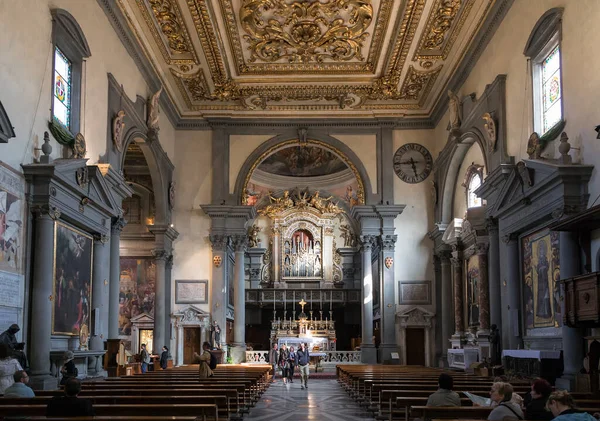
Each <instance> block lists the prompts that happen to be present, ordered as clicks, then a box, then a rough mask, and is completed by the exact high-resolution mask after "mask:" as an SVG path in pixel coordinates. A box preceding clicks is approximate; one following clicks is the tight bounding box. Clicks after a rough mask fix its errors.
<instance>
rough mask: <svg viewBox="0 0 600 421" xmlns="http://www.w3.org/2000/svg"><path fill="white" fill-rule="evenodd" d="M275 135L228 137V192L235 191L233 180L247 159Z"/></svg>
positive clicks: (234, 180) (235, 179)
mask: <svg viewBox="0 0 600 421" xmlns="http://www.w3.org/2000/svg"><path fill="white" fill-rule="evenodd" d="M274 136H275V135H231V136H230V137H229V193H230V194H233V193H234V191H235V182H236V181H237V178H238V176H239V173H240V170H241V169H242V166H243V165H244V162H246V159H248V156H249V155H250V154H251V153H252V152H254V150H255V149H256V148H258V147H259V146H260V145H261V144H263V143H264V142H266V141H267V140H269V139H271V138H272V137H274ZM244 176H245V174H244Z"/></svg>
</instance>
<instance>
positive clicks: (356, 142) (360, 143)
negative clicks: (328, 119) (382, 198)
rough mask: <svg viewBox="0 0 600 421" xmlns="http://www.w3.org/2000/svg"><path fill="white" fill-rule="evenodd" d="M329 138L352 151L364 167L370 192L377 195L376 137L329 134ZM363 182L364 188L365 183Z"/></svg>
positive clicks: (370, 135)
mask: <svg viewBox="0 0 600 421" xmlns="http://www.w3.org/2000/svg"><path fill="white" fill-rule="evenodd" d="M331 136H332V137H335V138H336V139H338V140H340V141H342V142H344V143H345V144H346V146H348V147H349V148H350V149H352V152H354V153H355V154H356V156H357V157H358V158H359V159H360V161H361V162H362V164H363V165H364V167H365V170H366V172H367V175H368V176H369V180H370V181H371V190H372V191H373V193H377V136H376V135H374V134H360V135H349V134H331ZM363 181H364V182H365V188H366V183H367V181H366V180H363Z"/></svg>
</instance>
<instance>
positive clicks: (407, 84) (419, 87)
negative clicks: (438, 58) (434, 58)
mask: <svg viewBox="0 0 600 421" xmlns="http://www.w3.org/2000/svg"><path fill="white" fill-rule="evenodd" d="M441 70H442V66H439V67H437V68H436V69H434V70H430V71H427V72H421V71H419V70H415V68H414V67H413V66H410V67H409V68H408V73H407V75H406V78H405V79H404V83H403V84H402V88H401V89H400V98H401V99H409V100H413V101H419V105H420V106H422V105H423V103H424V102H425V100H426V99H427V95H428V94H429V91H430V90H431V88H432V86H433V84H434V83H435V80H436V79H437V77H438V75H439V74H440V71H441Z"/></svg>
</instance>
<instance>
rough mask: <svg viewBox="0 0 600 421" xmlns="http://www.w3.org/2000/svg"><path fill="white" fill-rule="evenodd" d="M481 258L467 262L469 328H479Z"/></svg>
mask: <svg viewBox="0 0 600 421" xmlns="http://www.w3.org/2000/svg"><path fill="white" fill-rule="evenodd" d="M479 258H480V257H479V256H478V255H474V256H471V257H469V259H468V260H467V274H466V275H467V288H466V292H467V321H468V323H469V326H479V282H480V273H479Z"/></svg>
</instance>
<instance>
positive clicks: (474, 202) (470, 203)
mask: <svg viewBox="0 0 600 421" xmlns="http://www.w3.org/2000/svg"><path fill="white" fill-rule="evenodd" d="M480 186H481V177H480V176H479V174H473V176H471V180H469V189H468V191H467V208H477V207H479V206H482V205H483V204H482V202H481V198H480V197H477V195H476V194H475V190H477V189H478V188H479V187H480Z"/></svg>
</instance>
